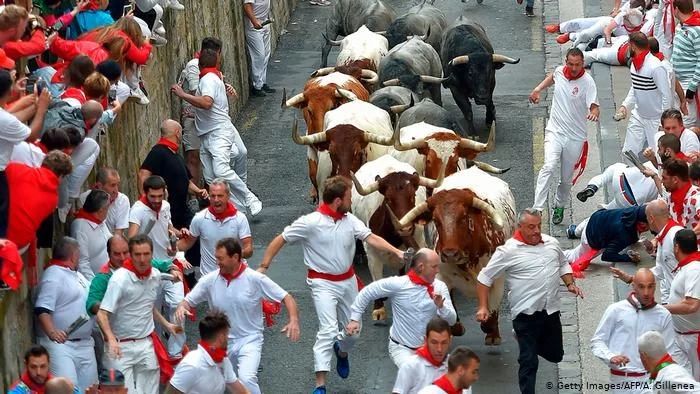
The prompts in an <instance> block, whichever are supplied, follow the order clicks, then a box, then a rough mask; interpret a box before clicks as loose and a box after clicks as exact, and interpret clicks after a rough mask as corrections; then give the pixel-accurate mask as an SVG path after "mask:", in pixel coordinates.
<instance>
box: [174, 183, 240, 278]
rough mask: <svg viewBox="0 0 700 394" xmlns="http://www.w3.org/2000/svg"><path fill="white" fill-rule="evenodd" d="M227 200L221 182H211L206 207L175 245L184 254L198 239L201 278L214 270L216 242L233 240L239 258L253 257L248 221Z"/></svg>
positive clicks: (227, 194)
mask: <svg viewBox="0 0 700 394" xmlns="http://www.w3.org/2000/svg"><path fill="white" fill-rule="evenodd" d="M230 196H231V192H230V189H229V186H228V183H227V182H226V181H225V180H223V179H214V180H213V181H212V182H211V183H210V184H209V207H208V208H206V209H203V210H201V211H199V212H198V213H197V214H196V215H194V218H193V219H192V223H191V224H190V228H189V232H188V236H186V237H184V238H183V239H181V240H180V241H178V244H177V246H178V249H179V250H188V249H190V248H191V247H192V246H193V245H194V244H195V242H196V241H197V239H199V250H200V255H201V256H202V257H201V260H200V263H199V270H200V272H201V274H202V275H206V274H208V273H210V272H212V271H215V270H217V268H218V266H217V262H216V258H215V257H214V252H215V251H216V244H217V242H219V240H220V239H222V238H224V237H233V238H234V239H235V240H236V241H237V242H239V243H240V244H241V248H242V252H241V258H243V259H246V258H248V257H250V256H252V255H253V237H252V236H251V234H250V225H249V224H248V219H247V218H246V217H245V214H244V213H243V212H241V211H239V210H237V209H236V206H235V205H233V203H231V201H230ZM244 261H245V260H244Z"/></svg>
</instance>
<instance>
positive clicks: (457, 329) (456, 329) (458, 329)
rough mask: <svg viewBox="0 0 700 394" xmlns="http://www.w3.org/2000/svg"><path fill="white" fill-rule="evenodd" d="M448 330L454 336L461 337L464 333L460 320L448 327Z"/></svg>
mask: <svg viewBox="0 0 700 394" xmlns="http://www.w3.org/2000/svg"><path fill="white" fill-rule="evenodd" d="M450 331H452V335H453V336H456V337H461V336H462V335H464V333H465V331H466V330H465V329H464V326H463V325H462V323H461V322H457V323H455V325H454V326H452V327H450Z"/></svg>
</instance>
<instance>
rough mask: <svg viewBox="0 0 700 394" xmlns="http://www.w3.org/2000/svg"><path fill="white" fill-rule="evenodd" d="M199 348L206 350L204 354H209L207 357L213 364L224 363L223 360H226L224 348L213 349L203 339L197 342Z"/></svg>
mask: <svg viewBox="0 0 700 394" xmlns="http://www.w3.org/2000/svg"><path fill="white" fill-rule="evenodd" d="M199 346H201V347H202V348H203V349H204V350H206V352H207V353H209V356H211V359H212V360H214V362H215V363H217V364H218V363H220V362H222V361H224V358H226V348H225V347H224V348H220V347H214V346H212V345H210V344H209V343H208V342H207V341H205V340H203V339H202V340H200V341H199Z"/></svg>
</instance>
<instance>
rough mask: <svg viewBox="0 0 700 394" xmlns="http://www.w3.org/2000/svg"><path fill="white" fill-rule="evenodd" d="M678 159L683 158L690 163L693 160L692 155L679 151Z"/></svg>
mask: <svg viewBox="0 0 700 394" xmlns="http://www.w3.org/2000/svg"><path fill="white" fill-rule="evenodd" d="M675 157H676V159H681V160H683V161H685V162H686V163H690V162H691V161H692V160H690V157H688V156H686V155H685V153H683V152H678V153H676V155H675Z"/></svg>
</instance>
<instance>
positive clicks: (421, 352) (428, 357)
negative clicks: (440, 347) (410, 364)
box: [416, 345, 442, 368]
mask: <svg viewBox="0 0 700 394" xmlns="http://www.w3.org/2000/svg"><path fill="white" fill-rule="evenodd" d="M416 354H417V355H418V357H423V358H424V359H425V361H427V362H429V363H430V364H431V365H432V366H433V367H435V368H439V367H440V366H441V365H442V362H441V361H438V360H436V359H435V357H433V355H432V354H430V351H428V346H427V345H423V346H421V347H419V348H418V349H416Z"/></svg>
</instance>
